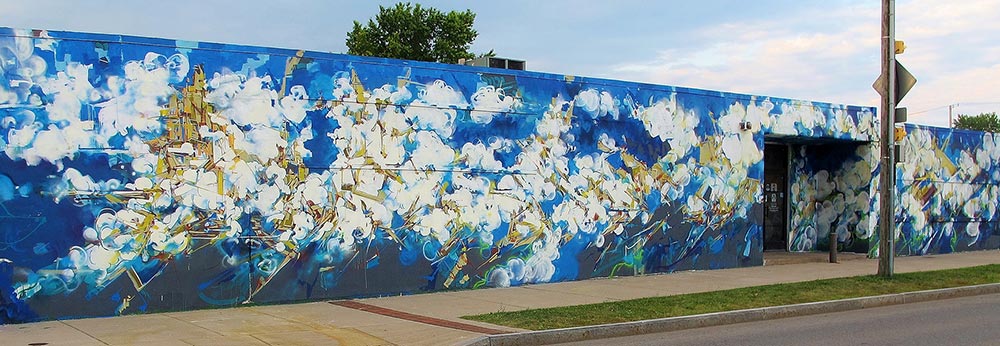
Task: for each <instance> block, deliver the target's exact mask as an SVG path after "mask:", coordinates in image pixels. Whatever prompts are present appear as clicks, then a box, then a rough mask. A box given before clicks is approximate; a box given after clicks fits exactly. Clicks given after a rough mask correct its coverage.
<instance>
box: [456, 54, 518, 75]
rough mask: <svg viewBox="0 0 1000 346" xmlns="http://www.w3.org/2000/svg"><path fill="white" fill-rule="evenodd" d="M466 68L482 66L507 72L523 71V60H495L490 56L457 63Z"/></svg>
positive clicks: (495, 58)
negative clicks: (506, 70) (503, 69)
mask: <svg viewBox="0 0 1000 346" xmlns="http://www.w3.org/2000/svg"><path fill="white" fill-rule="evenodd" d="M459 63H462V64H465V65H468V66H483V67H493V68H505V69H508V70H521V71H524V60H514V59H507V58H497V57H491V56H484V57H479V58H476V59H472V60H468V61H465V62H459Z"/></svg>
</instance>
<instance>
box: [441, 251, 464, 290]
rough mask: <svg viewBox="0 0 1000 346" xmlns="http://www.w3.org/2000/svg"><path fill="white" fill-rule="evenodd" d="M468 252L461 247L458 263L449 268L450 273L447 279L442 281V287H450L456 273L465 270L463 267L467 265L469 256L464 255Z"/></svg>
mask: <svg viewBox="0 0 1000 346" xmlns="http://www.w3.org/2000/svg"><path fill="white" fill-rule="evenodd" d="M468 250H469V249H468V248H466V247H465V246H463V247H462V254H461V255H458V263H455V266H454V267H452V268H451V273H448V278H447V279H445V280H444V287H451V283H452V282H453V281H455V277H456V276H457V275H458V273H459V272H461V271H462V268H465V265H467V264H469V256H468V255H466V254H465V252H466V251H468Z"/></svg>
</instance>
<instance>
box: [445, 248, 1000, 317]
mask: <svg viewBox="0 0 1000 346" xmlns="http://www.w3.org/2000/svg"><path fill="white" fill-rule="evenodd" d="M997 282H1000V265H997V264H993V265H985V266H978V267H970V268H961V269H950V270H938V271H928V272H916V273H905V274H896V275H894V276H893V278H892V279H884V278H881V277H877V276H855V277H847V278H836V279H825V280H815V281H806V282H797V283H789V284H776V285H766V286H754V287H745V288H737V289H731V290H725V291H715V292H705V293H692V294H683V295H676V296H666V297H651V298H642V299H633V300H626V301H617V302H606V303H598V304H587V305H576V306H564V307H556V308H545V309H532V310H522V311H512V312H503V311H501V312H493V313H488V314H483V315H475V316H463V317H462V318H465V319H469V320H475V321H482V322H488V323H493V324H498V325H504V326H510V327H515V328H523V329H531V330H544V329H555V328H566V327H576V326H589V325H596V324H605V323H615V322H627V321H639V320H647V319H654V318H664V317H675V316H687V315H697V314H704V313H711V312H720V311H731V310H741V309H751V308H761V307H768V306H778V305H788V304H800V303H809V302H818V301H827V300H836V299H845V298H857V297H867V296H876V295H882V294H891V293H903V292H913V291H922V290H930V289H937V288H948V287H959V286H971V285H979V284H987V283H997Z"/></svg>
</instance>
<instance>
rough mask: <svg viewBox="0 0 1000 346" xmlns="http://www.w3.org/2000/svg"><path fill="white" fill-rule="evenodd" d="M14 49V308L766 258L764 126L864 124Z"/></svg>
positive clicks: (119, 48) (105, 51)
mask: <svg viewBox="0 0 1000 346" xmlns="http://www.w3.org/2000/svg"><path fill="white" fill-rule="evenodd" d="M0 58H2V59H0V69H2V71H3V75H2V76H3V77H2V78H3V80H0V150H2V151H3V154H0V318H2V321H3V322H4V323H10V322H24V321H34V320H40V319H51V318H72V317H85V316H106V315H115V314H125V313H131V312H142V311H157V310H165V309H173V310H176V309H191V308H197V307H204V306H232V305H238V304H243V303H247V302H281V301H292V300H302V299H319V298H333V297H359V296H374V295H381V294H390V293H392V294H396V293H414V292H422V291H429V290H440V289H452V288H477V287H486V286H491V287H494V286H499V287H502V286H516V285H522V284H528V283H541V282H555V281H565V280H579V279H586V278H591V277H597V276H616V275H636V274H644V273H653V272H669V271H674V270H686V269H715V268H728V267H739V266H752V265H760V264H761V263H762V246H761V244H760V242H761V226H760V224H761V221H760V220H761V209H760V202H759V201H760V198H761V191H760V179H761V177H762V170H763V163H762V162H763V161H762V148H763V139H764V135H765V134H767V135H773V136H789V137H795V138H800V139H801V138H805V139H808V138H839V139H847V140H859V141H866V140H869V139H870V137H871V133H870V132H871V129H872V128H874V125H873V120H872V114H873V110H872V109H870V108H859V107H847V106H838V105H829V104H822V103H810V102H805V101H793V100H785V99H777V98H765V97H752V96H746V95H737V94H729V93H721V92H709V91H702V90H694V89H685V88H674V87H666V86H653V85H645V84H636V83H626V82H617V81H608V80H598V79H589V78H581V77H573V76H562V75H551V74H541V73H531V72H520V71H504V70H492V69H483V68H472V67H464V66H454V65H441V64H430V63H418V62H409V61H398V60H387V59H374V58H359V57H352V56H345V55H337V54H325V53H311V52H302V51H289V50H278V49H267V48H255V47H242V46H240V47H237V46H228V45H220V44H209V43H195V42H187V41H169V40H162V39H149V38H139V37H127V36H110V35H93V34H80V33H68V32H47V31H40V30H36V31H26V30H12V29H0ZM747 124H749V125H750V126H749V129H745V128H746V125H747ZM806 166H809V167H820V166H817V165H812V164H809V165H806ZM858 166H859V167H861V164H858ZM803 167H805V166H803ZM822 167H826V166H822ZM803 169H806V168H803ZM825 169H827V170H828V171H830V170H831V169H833V168H832V166H831V167H828V168H825ZM856 170H857V169H855V171H856ZM860 171H866V170H865V169H862V170H860ZM860 171H859V172H860ZM830 172H832V174H834V175H836V174H840V173H837V172H839V171H838V170H836V169H834V170H833V171H830ZM845 174H846V173H845ZM861 177H864V175H862V176H861ZM851 179H854V178H851ZM852 181H853V180H852ZM857 183H858V184H859V185H858V186H859V187H857V188H858V189H863V185H864V184H863V182H857ZM824 184H826V183H824ZM852 189H855V187H854V186H851V187H850V188H849V189H847V190H845V191H843V193H844V194H847V193H848V192H849V191H854V190H852ZM817 198H819V197H815V198H813V199H814V200H815V201H812V202H813V203H814V204H815V203H818V202H819V200H818V199H817ZM834 198H835V197H834ZM857 198H858V197H857V196H855V199H857ZM826 202H827V201H826V200H824V201H823V203H821V204H822V205H824V206H825V204H826ZM830 202H831V203H834V204H835V205H839V204H837V203H839V202H837V200H836V199H834V200H832V201H830ZM844 203H847V202H846V199H845V202H844ZM852 205H853V204H852ZM838 208H839V207H838ZM859 208H860V207H859ZM838 210H839V209H838ZM991 210H992V209H991ZM824 213H825V212H821V213H819V214H822V215H824V216H822V217H823V218H828V216H825V215H826V214H824ZM991 213H992V211H991ZM977 215H978V214H977ZM814 219H815V217H814ZM824 220H825V219H824ZM844 222H847V223H846V226H845V227H853V226H851V225H852V222H853V221H844ZM857 222H859V223H860V222H862V221H861V220H860V216H859V220H858V221H857ZM820 227H826V226H820V225H818V224H817V226H816V228H817V229H819V228H820ZM829 227H832V228H834V229H838V228H839V227H840V225H839V224H838V225H837V226H836V227H834V225H833V223H831V224H830V226H829ZM966 229H967V227H966ZM966 232H968V231H966ZM983 233H985V232H982V233H981V234H983Z"/></svg>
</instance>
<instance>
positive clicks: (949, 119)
mask: <svg viewBox="0 0 1000 346" xmlns="http://www.w3.org/2000/svg"><path fill="white" fill-rule="evenodd" d="M955 106H958V104H957V103H955V104H950V105H948V127H949V128H952V127H955V125H953V124H952V122H951V110H952V109H953V108H955Z"/></svg>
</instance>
